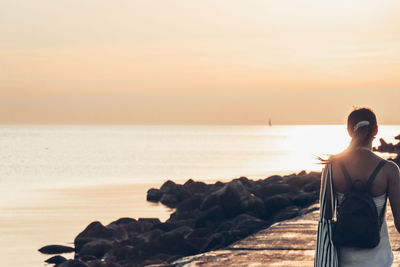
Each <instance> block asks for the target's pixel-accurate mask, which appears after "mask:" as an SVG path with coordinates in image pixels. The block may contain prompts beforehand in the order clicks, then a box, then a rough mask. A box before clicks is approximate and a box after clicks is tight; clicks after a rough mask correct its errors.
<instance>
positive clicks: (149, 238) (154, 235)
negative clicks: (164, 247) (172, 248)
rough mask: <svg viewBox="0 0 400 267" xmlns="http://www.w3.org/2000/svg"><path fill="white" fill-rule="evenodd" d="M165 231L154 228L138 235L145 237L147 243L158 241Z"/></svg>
mask: <svg viewBox="0 0 400 267" xmlns="http://www.w3.org/2000/svg"><path fill="white" fill-rule="evenodd" d="M164 233H165V232H164V231H162V230H160V229H153V230H151V231H148V232H145V233H143V234H140V235H138V236H137V237H139V238H141V239H143V240H144V242H145V243H157V242H158V241H159V240H160V237H161V236H162V235H163V234H164Z"/></svg>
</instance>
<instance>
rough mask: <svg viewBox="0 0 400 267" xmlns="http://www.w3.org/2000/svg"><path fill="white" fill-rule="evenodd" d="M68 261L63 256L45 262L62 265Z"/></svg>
mask: <svg viewBox="0 0 400 267" xmlns="http://www.w3.org/2000/svg"><path fill="white" fill-rule="evenodd" d="M66 260H67V259H66V258H64V257H63V256H60V255H57V256H53V257H51V258H48V259H47V260H45V262H47V263H52V264H60V263H62V262H64V261H66Z"/></svg>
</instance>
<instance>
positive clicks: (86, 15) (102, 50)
mask: <svg viewBox="0 0 400 267" xmlns="http://www.w3.org/2000/svg"><path fill="white" fill-rule="evenodd" d="M399 14H400V1H397V0H393V1H382V0H375V1H370V0H351V1H349V0H335V1H331V0H329V1H328V0H312V1H311V0H309V1H308V0H301V1H297V0H280V1H267V0H260V1H256V0H249V1H246V0H242V1H236V0H201V1H199V0H196V1H195V0H181V1H171V0H159V1H152V0H142V1H135V0H126V1H122V0H116V1H108V0H107V1H106V0H79V1H78V0H58V1H54V0H35V1H32V0H4V1H1V3H0V123H3V124H20V123H27V124H31V123H39V124H47V123H52V124H53V123H55V124H64V123H72V124H81V123H89V124H125V123H128V124H265V123H266V122H267V121H268V119H269V118H271V119H272V122H273V123H276V124H314V123H315V124H321V123H343V122H344V120H345V117H346V115H347V114H348V113H349V111H351V110H352V107H353V106H369V107H371V108H373V109H374V110H375V111H376V113H377V116H378V119H379V122H380V123H384V124H400V116H399V115H398V114H400V16H399Z"/></svg>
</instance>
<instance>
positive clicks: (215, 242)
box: [202, 233, 223, 252]
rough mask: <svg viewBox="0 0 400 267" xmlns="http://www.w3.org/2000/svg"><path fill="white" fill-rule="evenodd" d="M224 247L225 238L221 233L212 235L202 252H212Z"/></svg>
mask: <svg viewBox="0 0 400 267" xmlns="http://www.w3.org/2000/svg"><path fill="white" fill-rule="evenodd" d="M222 246H223V236H222V234H220V233H216V234H212V235H211V236H209V237H208V239H207V241H206V243H205V245H204V247H203V248H202V251H204V252H205V251H210V250H214V249H218V248H220V247H222Z"/></svg>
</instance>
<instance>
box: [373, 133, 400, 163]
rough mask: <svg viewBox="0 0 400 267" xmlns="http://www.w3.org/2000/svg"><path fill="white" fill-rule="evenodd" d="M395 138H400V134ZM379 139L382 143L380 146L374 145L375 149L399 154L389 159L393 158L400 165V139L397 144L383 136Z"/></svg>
mask: <svg viewBox="0 0 400 267" xmlns="http://www.w3.org/2000/svg"><path fill="white" fill-rule="evenodd" d="M394 139H396V140H400V135H398V136H396V137H395V138H394ZM379 141H380V143H381V144H380V145H379V146H378V147H374V151H379V152H382V153H392V154H397V156H396V157H395V158H389V160H392V161H393V162H395V163H396V164H397V165H399V166H400V141H399V142H398V143H397V144H392V143H387V142H386V141H385V140H383V139H382V138H381V139H379Z"/></svg>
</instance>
